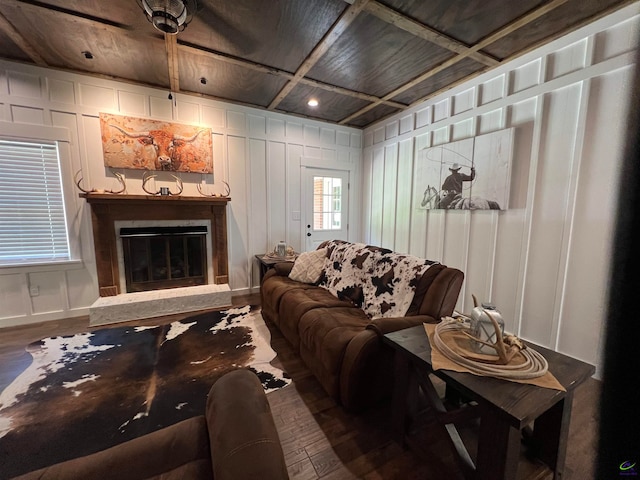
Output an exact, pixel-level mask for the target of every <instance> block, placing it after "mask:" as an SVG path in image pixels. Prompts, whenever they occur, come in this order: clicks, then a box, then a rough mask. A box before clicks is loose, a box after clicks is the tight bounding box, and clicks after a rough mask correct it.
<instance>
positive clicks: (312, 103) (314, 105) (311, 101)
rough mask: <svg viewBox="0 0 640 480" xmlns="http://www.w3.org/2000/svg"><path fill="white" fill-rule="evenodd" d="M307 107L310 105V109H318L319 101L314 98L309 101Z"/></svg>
mask: <svg viewBox="0 0 640 480" xmlns="http://www.w3.org/2000/svg"><path fill="white" fill-rule="evenodd" d="M307 105H309V106H310V107H317V106H318V100H316V99H315V98H312V99H311V100H309V101H308V102H307Z"/></svg>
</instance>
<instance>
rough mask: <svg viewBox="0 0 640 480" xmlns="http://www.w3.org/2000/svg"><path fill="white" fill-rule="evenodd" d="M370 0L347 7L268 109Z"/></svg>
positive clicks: (290, 89)
mask: <svg viewBox="0 0 640 480" xmlns="http://www.w3.org/2000/svg"><path fill="white" fill-rule="evenodd" d="M369 1H370V0H355V2H353V4H352V5H350V6H349V7H347V8H346V9H345V11H344V12H342V14H341V15H340V17H339V18H338V20H337V21H336V23H334V24H333V26H332V27H331V28H330V29H329V31H328V32H327V33H326V34H325V36H324V37H322V40H320V42H318V44H317V45H316V46H315V47H314V49H313V50H312V51H311V53H310V54H309V56H308V57H307V58H306V59H305V60H304V62H302V64H301V65H300V66H299V67H298V69H297V70H296V73H295V74H294V76H293V79H292V80H290V81H289V83H287V84H286V85H285V86H284V87H283V88H282V90H280V93H278V95H276V97H275V98H274V99H273V100H272V101H271V103H270V104H269V106H268V107H267V108H268V109H269V110H273V109H275V108H276V107H277V106H278V105H279V104H280V102H282V100H283V99H284V98H285V97H286V96H287V95H289V93H291V91H292V90H293V89H294V88H295V86H296V85H297V84H298V83H299V82H300V80H301V79H302V78H303V77H304V76H305V75H306V74H307V73H308V72H309V70H311V69H312V68H313V66H314V65H315V64H316V63H317V62H318V60H320V58H321V57H322V56H323V55H324V54H325V53H326V52H327V50H329V48H330V47H331V46H332V45H333V44H334V43H335V42H336V41H337V40H338V38H339V37H340V35H342V34H343V33H344V31H345V30H346V29H347V28H348V27H349V25H351V23H352V22H353V21H354V20H355V19H356V17H357V16H358V15H359V14H360V12H362V10H363V9H364V8H365V7H366V6H367V4H368V3H369Z"/></svg>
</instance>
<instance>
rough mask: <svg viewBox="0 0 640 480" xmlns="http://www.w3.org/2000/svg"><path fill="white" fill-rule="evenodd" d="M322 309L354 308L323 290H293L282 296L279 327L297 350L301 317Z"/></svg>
mask: <svg viewBox="0 0 640 480" xmlns="http://www.w3.org/2000/svg"><path fill="white" fill-rule="evenodd" d="M322 307H351V308H354V307H353V305H352V304H351V303H350V302H348V301H345V300H340V299H339V298H337V297H335V296H334V295H332V294H331V293H330V292H328V291H327V290H325V289H323V288H317V287H315V288H307V289H293V290H289V291H288V292H285V294H284V295H282V298H281V300H280V306H279V309H278V318H279V319H280V323H279V325H278V327H279V328H280V331H281V332H282V334H283V335H284V337H285V338H286V339H287V340H289V343H291V345H293V346H294V348H295V349H296V350H298V346H299V344H300V339H299V333H298V325H299V320H300V317H302V315H304V314H305V313H306V312H308V311H309V310H312V309H314V308H322Z"/></svg>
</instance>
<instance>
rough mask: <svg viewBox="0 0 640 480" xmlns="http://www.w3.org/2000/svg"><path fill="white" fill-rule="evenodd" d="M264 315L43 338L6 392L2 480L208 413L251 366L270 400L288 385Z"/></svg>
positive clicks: (224, 314)
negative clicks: (226, 384) (220, 390)
mask: <svg viewBox="0 0 640 480" xmlns="http://www.w3.org/2000/svg"><path fill="white" fill-rule="evenodd" d="M269 340H270V335H269V330H268V329H267V327H266V325H265V324H264V321H263V320H262V317H261V315H260V310H259V309H258V308H256V307H251V306H246V307H241V308H232V309H229V310H226V311H221V312H208V313H203V314H199V315H195V316H193V317H189V318H186V319H184V320H182V321H179V322H174V323H170V324H166V325H159V326H139V327H136V326H125V327H116V328H105V329H102V330H97V331H93V332H90V333H81V334H77V335H73V336H67V337H53V338H45V339H44V340H41V341H39V342H35V343H32V344H31V345H29V346H28V347H27V351H28V352H29V353H30V354H31V356H32V357H33V362H32V363H31V365H30V366H29V367H28V368H26V369H25V370H24V372H22V373H21V374H20V375H19V376H18V377H17V378H16V379H15V380H14V381H13V382H12V383H11V384H10V385H9V386H8V387H7V388H6V389H5V390H3V391H2V392H1V393H0V478H2V479H5V478H11V477H13V476H15V475H19V474H22V473H25V472H27V471H31V470H35V469H37V468H40V467H43V466H47V465H51V464H53V463H57V462H60V461H63V460H67V459H70V458H75V457H79V456H83V455H87V454H89V453H93V452H96V451H99V450H103V449H105V448H108V447H110V446H113V445H116V444H118V443H121V442H124V441H126V440H129V439H132V438H135V437H138V436H141V435H144V434H146V433H149V432H152V431H154V430H158V429H160V428H162V427H165V426H168V425H171V424H174V423H176V422H179V421H181V420H184V419H186V418H189V417H193V416H196V415H201V414H203V413H204V411H205V403H206V396H207V393H208V392H209V389H210V388H211V386H212V385H213V383H214V382H215V381H216V379H217V378H219V377H221V376H222V375H223V374H225V373H226V372H229V371H230V370H233V369H236V368H244V367H249V368H251V369H252V370H254V371H255V372H256V373H257V374H258V376H259V377H260V379H261V381H262V384H263V385H264V388H265V390H266V391H267V392H269V391H271V390H273V389H277V388H280V387H283V386H285V385H287V384H289V383H290V380H289V378H288V377H287V375H286V374H284V372H282V371H281V370H279V369H277V368H275V367H273V366H271V365H270V364H269V362H270V361H271V360H272V359H273V358H274V357H275V352H274V351H273V350H272V349H271V347H270V345H269Z"/></svg>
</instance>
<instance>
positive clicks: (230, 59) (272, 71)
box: [178, 42, 408, 109]
mask: <svg viewBox="0 0 640 480" xmlns="http://www.w3.org/2000/svg"><path fill="white" fill-rule="evenodd" d="M178 50H183V51H184V52H186V53H190V54H192V55H200V56H202V57H205V58H209V59H213V60H217V61H220V62H225V63H228V64H231V65H236V66H239V67H242V68H247V69H249V70H253V71H255V72H260V73H266V74H269V75H275V76H278V77H281V78H285V79H287V80H289V81H292V80H293V79H294V74H293V73H290V72H287V71H284V70H280V69H278V68H275V67H269V66H267V65H262V64H261V63H255V62H251V61H249V60H244V59H241V58H238V57H234V56H232V55H227V54H223V53H220V52H216V51H213V50H208V49H205V48H202V47H199V46H197V45H191V44H187V43H183V42H178ZM299 83H302V84H304V85H309V86H310V87H314V88H320V89H322V90H326V91H327V92H334V93H339V94H341V95H346V96H348V97H353V98H359V99H360V100H365V101H367V102H378V101H380V100H381V99H380V97H376V96H375V95H368V94H366V93H362V92H357V91H355V90H349V89H348V88H342V87H338V86H336V85H330V84H328V83H324V82H320V81H318V80H312V79H310V78H307V77H303V78H301V79H300V80H299ZM382 103H384V104H385V105H389V106H390V107H394V108H400V109H405V108H407V107H408V105H407V104H406V103H401V102H394V101H392V100H385V101H383V102H382Z"/></svg>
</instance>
